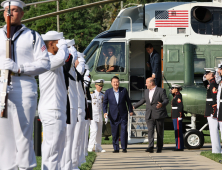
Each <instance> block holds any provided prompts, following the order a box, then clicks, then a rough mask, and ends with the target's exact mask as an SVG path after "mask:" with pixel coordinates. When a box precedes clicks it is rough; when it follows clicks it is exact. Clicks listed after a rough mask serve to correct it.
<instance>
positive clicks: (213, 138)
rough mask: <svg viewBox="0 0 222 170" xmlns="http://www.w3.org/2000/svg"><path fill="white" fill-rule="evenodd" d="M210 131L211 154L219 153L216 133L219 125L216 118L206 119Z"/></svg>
mask: <svg viewBox="0 0 222 170" xmlns="http://www.w3.org/2000/svg"><path fill="white" fill-rule="evenodd" d="M207 120H208V123H209V129H210V139H211V145H212V153H221V144H220V136H219V131H218V126H219V123H218V121H217V119H216V118H212V117H207Z"/></svg>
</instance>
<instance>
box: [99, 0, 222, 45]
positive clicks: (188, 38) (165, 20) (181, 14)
mask: <svg viewBox="0 0 222 170" xmlns="http://www.w3.org/2000/svg"><path fill="white" fill-rule="evenodd" d="M194 7H217V8H221V10H222V3H220V2H218V0H215V1H214V2H160V3H151V4H145V7H143V6H142V5H138V6H134V7H130V8H126V9H122V10H121V11H120V13H119V14H118V16H117V18H116V19H115V21H114V22H113V24H112V26H111V27H110V29H109V31H118V30H126V36H125V39H128V40H129V39H130V40H133V39H135V40H137V39H139V40H145V39H155V40H162V41H163V42H164V43H165V44H174V43H175V39H177V44H184V43H196V44H221V43H222V38H220V37H218V36H215V35H204V34H198V33H197V32H195V31H194V30H193V28H192V26H191V19H192V18H191V13H192V12H193V10H194ZM144 9H145V12H144ZM144 25H145V26H146V28H145V27H144ZM102 34H103V33H102ZM121 39H124V38H121Z"/></svg>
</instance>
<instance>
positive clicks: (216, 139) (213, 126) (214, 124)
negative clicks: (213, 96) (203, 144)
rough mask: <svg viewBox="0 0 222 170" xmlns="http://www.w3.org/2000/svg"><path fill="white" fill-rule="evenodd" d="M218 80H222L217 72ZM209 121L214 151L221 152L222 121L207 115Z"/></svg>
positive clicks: (219, 88) (219, 92) (216, 77)
mask: <svg viewBox="0 0 222 170" xmlns="http://www.w3.org/2000/svg"><path fill="white" fill-rule="evenodd" d="M215 79H216V82H217V83H219V82H220V76H219V74H218V73H217V72H216V76H215ZM221 88H222V87H221V84H219V85H218V91H217V117H218V111H219V107H220V94H221ZM207 120H208V123H209V130H210V134H211V135H210V137H211V143H212V153H221V144H220V136H219V131H218V126H220V131H221V132H222V123H221V122H218V121H217V119H216V118H213V117H207Z"/></svg>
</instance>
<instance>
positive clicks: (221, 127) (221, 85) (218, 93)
mask: <svg viewBox="0 0 222 170" xmlns="http://www.w3.org/2000/svg"><path fill="white" fill-rule="evenodd" d="M216 76H217V74H216ZM217 79H218V82H220V80H221V78H217ZM221 88H222V83H219V85H218V90H217V117H218V113H219V108H220V104H221V102H222V101H221V100H220V95H221V91H222V89H221ZM217 127H218V126H217ZM219 129H220V134H221V140H222V122H219Z"/></svg>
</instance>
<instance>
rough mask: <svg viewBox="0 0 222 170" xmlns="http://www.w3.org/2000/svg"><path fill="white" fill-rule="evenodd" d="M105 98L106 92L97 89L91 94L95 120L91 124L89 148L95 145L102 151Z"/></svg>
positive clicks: (97, 149)
mask: <svg viewBox="0 0 222 170" xmlns="http://www.w3.org/2000/svg"><path fill="white" fill-rule="evenodd" d="M103 98H104V94H103V93H101V92H98V91H97V90H95V91H94V93H92V94H91V99H92V112H93V120H91V124H90V138H89V146H88V149H89V150H92V149H93V147H94V146H95V150H96V151H101V150H102V147H101V140H102V128H103V111H102V107H103Z"/></svg>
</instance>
